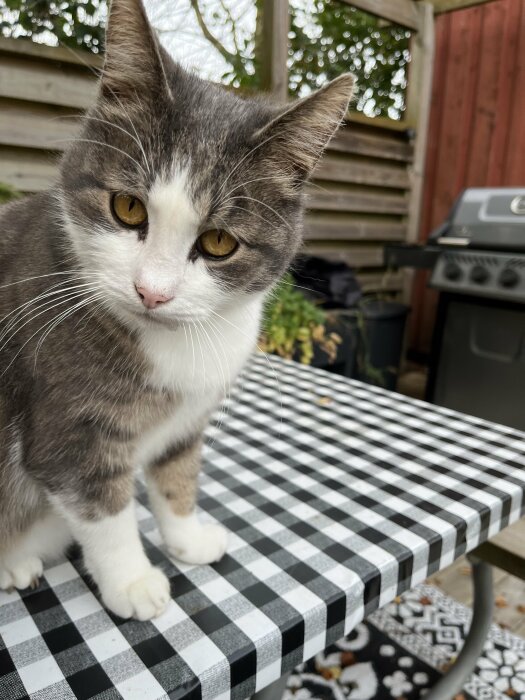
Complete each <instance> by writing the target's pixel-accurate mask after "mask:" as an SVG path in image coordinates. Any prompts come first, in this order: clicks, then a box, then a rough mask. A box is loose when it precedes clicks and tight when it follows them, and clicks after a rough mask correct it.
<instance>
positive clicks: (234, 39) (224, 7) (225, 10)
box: [219, 0, 241, 54]
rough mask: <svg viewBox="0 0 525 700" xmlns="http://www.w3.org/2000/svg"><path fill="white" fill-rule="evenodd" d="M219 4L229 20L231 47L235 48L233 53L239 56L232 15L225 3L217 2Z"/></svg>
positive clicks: (221, 0) (220, 0)
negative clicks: (231, 38) (231, 37)
mask: <svg viewBox="0 0 525 700" xmlns="http://www.w3.org/2000/svg"><path fill="white" fill-rule="evenodd" d="M219 2H220V5H221V7H222V9H223V11H224V12H225V13H226V16H227V17H228V19H229V20H230V24H231V26H232V36H233V45H234V46H235V52H236V53H237V54H240V53H241V51H240V49H239V44H238V43H237V34H236V33H235V20H234V19H233V15H232V13H231V12H230V8H229V7H228V6H227V5H226V3H225V2H223V0H219Z"/></svg>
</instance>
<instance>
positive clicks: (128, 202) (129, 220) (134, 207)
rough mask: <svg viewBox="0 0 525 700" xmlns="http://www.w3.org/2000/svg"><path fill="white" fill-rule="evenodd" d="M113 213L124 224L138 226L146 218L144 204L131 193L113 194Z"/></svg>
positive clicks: (142, 223)
mask: <svg viewBox="0 0 525 700" xmlns="http://www.w3.org/2000/svg"><path fill="white" fill-rule="evenodd" d="M111 203H112V207H113V213H114V214H115V216H116V217H117V219H118V220H119V221H121V222H122V223H123V224H125V225H126V226H131V227H132V228H138V227H139V226H143V225H144V224H145V223H146V221H147V220H148V212H147V211H146V207H145V206H144V204H143V203H142V202H141V201H140V199H138V197H134V196H133V195H132V194H115V195H113V200H112V202H111Z"/></svg>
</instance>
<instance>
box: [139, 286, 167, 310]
mask: <svg viewBox="0 0 525 700" xmlns="http://www.w3.org/2000/svg"><path fill="white" fill-rule="evenodd" d="M135 289H136V290H137V294H138V295H139V297H140V299H141V301H142V303H143V304H144V306H145V307H146V308H147V309H156V308H157V306H160V305H161V304H165V303H166V302H167V301H171V300H172V299H173V297H167V296H165V295H164V294H156V293H155V292H152V291H151V290H150V289H146V287H137V286H136V285H135Z"/></svg>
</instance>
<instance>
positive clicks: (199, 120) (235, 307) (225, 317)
mask: <svg viewBox="0 0 525 700" xmlns="http://www.w3.org/2000/svg"><path fill="white" fill-rule="evenodd" d="M106 44H107V48H106V62H105V67H104V71H103V75H102V77H101V80H100V88H99V93H98V98H97V100H96V103H95V105H94V107H93V108H92V109H91V111H90V112H89V113H88V114H87V115H86V117H85V118H84V120H83V125H82V131H81V134H80V137H79V138H78V139H77V140H76V141H75V142H74V143H73V144H72V146H71V148H70V149H69V150H68V151H67V152H66V154H65V156H64V158H63V161H62V163H61V169H60V178H59V180H58V182H57V183H56V185H55V186H54V187H53V188H52V189H51V190H50V191H48V192H46V193H44V194H40V195H36V196H32V197H27V198H25V199H23V200H20V201H18V202H15V203H13V204H10V205H8V206H5V207H3V208H2V209H1V210H0V317H1V318H2V322H1V324H0V438H1V442H0V538H1V539H0V587H1V588H4V589H9V588H11V587H13V586H15V587H18V588H25V587H26V586H29V585H32V584H34V583H36V582H37V581H38V579H39V577H40V576H41V574H42V571H43V563H44V562H46V561H48V560H52V559H53V558H55V557H57V556H58V555H59V554H60V553H62V552H63V551H64V550H65V548H66V547H67V546H68V544H69V543H70V542H71V541H72V540H76V541H77V542H78V543H79V544H80V545H81V547H82V550H83V555H84V561H85V565H86V567H87V570H88V571H89V573H90V574H91V575H92V577H93V579H94V580H95V582H96V583H97V585H98V588H99V590H100V594H101V596H102V600H103V602H104V603H105V605H106V606H107V607H108V608H109V609H110V610H111V611H113V612H114V613H116V614H117V615H120V616H122V617H125V618H127V617H136V618H138V619H140V620H146V619H148V618H151V617H153V616H156V615H159V614H160V613H161V612H162V611H163V610H164V608H165V607H166V605H167V603H168V601H169V599H170V587H169V583H168V580H167V579H166V577H165V576H164V574H163V573H162V572H161V571H160V570H159V569H157V568H154V567H153V566H152V565H151V563H150V562H149V560H148V559H147V557H146V555H145V553H144V551H143V548H142V545H141V542H140V538H139V534H138V529H137V522H136V518H135V512H134V502H133V492H134V477H135V473H136V470H137V469H138V468H142V469H144V470H145V473H146V478H147V483H148V486H149V495H150V502H151V506H152V508H153V510H154V512H155V515H156V517H157V519H158V524H159V528H160V531H161V533H162V536H163V538H164V541H165V544H166V548H167V550H168V551H169V553H170V554H171V555H172V556H173V557H177V558H178V559H180V560H182V561H185V562H190V563H197V564H201V563H202V564H204V563H208V562H213V561H217V560H218V559H220V557H221V556H222V555H223V554H224V552H225V550H226V547H227V535H226V532H225V530H224V529H223V528H222V527H220V526H218V525H213V524H201V523H200V522H199V520H198V519H197V516H196V514H195V503H196V491H197V477H198V473H199V469H200V445H201V436H202V432H203V429H204V427H205V425H206V423H207V420H208V418H209V415H210V413H211V412H212V411H213V410H214V409H215V408H216V407H217V405H218V404H219V402H220V400H221V399H222V397H223V396H224V394H225V392H226V391H227V390H228V387H229V386H230V385H231V384H232V383H233V382H234V380H235V378H236V376H237V375H238V373H239V372H240V370H241V368H242V367H243V364H244V363H245V361H246V359H247V358H248V356H249V354H250V353H251V351H252V350H253V348H254V345H255V342H256V338H257V334H258V330H259V320H260V317H261V308H262V305H263V301H264V298H265V294H266V293H267V291H268V290H269V289H270V288H271V287H272V285H273V284H274V283H275V282H276V281H277V279H278V278H279V276H280V275H281V274H282V273H283V272H284V270H285V269H286V267H287V266H288V265H289V263H290V261H291V259H292V257H293V255H294V254H295V252H296V251H297V249H298V247H299V245H300V241H301V227H302V213H303V196H302V185H303V183H304V181H305V180H306V179H307V178H308V176H309V175H310V173H311V172H312V170H313V168H314V166H315V164H316V162H317V160H318V159H319V157H320V155H321V152H322V150H323V148H324V147H325V146H326V144H327V142H328V141H329V139H330V138H331V136H332V135H333V133H334V131H335V130H336V129H337V126H338V124H339V123H340V121H341V119H342V118H343V116H344V114H345V112H346V109H347V107H348V102H349V99H350V96H351V93H352V85H353V78H352V76H350V75H345V76H342V77H340V78H338V79H337V80H335V81H333V82H332V83H330V84H328V85H327V86H326V87H324V88H323V89H321V90H319V91H318V92H317V93H315V94H313V95H312V96H311V97H308V98H307V99H304V100H302V101H298V102H296V103H294V104H293V105H292V106H289V107H285V108H276V107H275V106H272V105H269V104H267V103H265V102H263V101H254V100H252V101H250V100H243V99H240V98H239V97H237V96H236V95H234V94H232V93H231V92H228V91H226V90H224V89H222V88H220V87H218V86H216V85H213V84H211V83H208V82H206V81H203V80H200V79H198V78H197V77H195V76H193V75H190V74H188V73H187V72H185V71H184V70H183V69H182V68H181V67H179V66H178V65H176V64H175V63H174V62H173V61H172V60H171V59H170V58H169V56H168V55H167V53H166V52H165V51H164V50H163V49H162V47H161V46H160V44H159V43H158V41H157V39H156V36H155V34H154V32H153V31H152V29H151V27H150V25H149V24H148V20H147V18H146V15H145V12H144V9H143V7H142V5H141V2H140V0H113V3H112V6H111V11H110V15H109V22H108V29H107V38H106ZM175 593H176V591H175Z"/></svg>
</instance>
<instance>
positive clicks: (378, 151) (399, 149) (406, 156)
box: [328, 124, 414, 163]
mask: <svg viewBox="0 0 525 700" xmlns="http://www.w3.org/2000/svg"><path fill="white" fill-rule="evenodd" d="M370 131H372V130H371V129H367V130H366V132H364V131H361V130H358V129H357V128H355V126H354V125H353V124H350V125H349V126H345V127H344V128H342V129H341V130H340V131H339V133H338V134H337V136H335V137H334V138H333V139H332V141H331V142H330V146H329V149H328V152H330V151H337V152H339V153H354V154H356V155H362V156H371V157H373V158H385V159H388V160H396V161H397V160H398V161H404V162H407V163H408V162H410V161H411V160H412V158H413V152H414V149H413V146H412V144H411V143H410V142H409V141H408V140H406V139H405V137H404V136H402V137H401V138H396V137H391V136H388V135H383V134H374V133H373V132H372V133H370Z"/></svg>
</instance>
